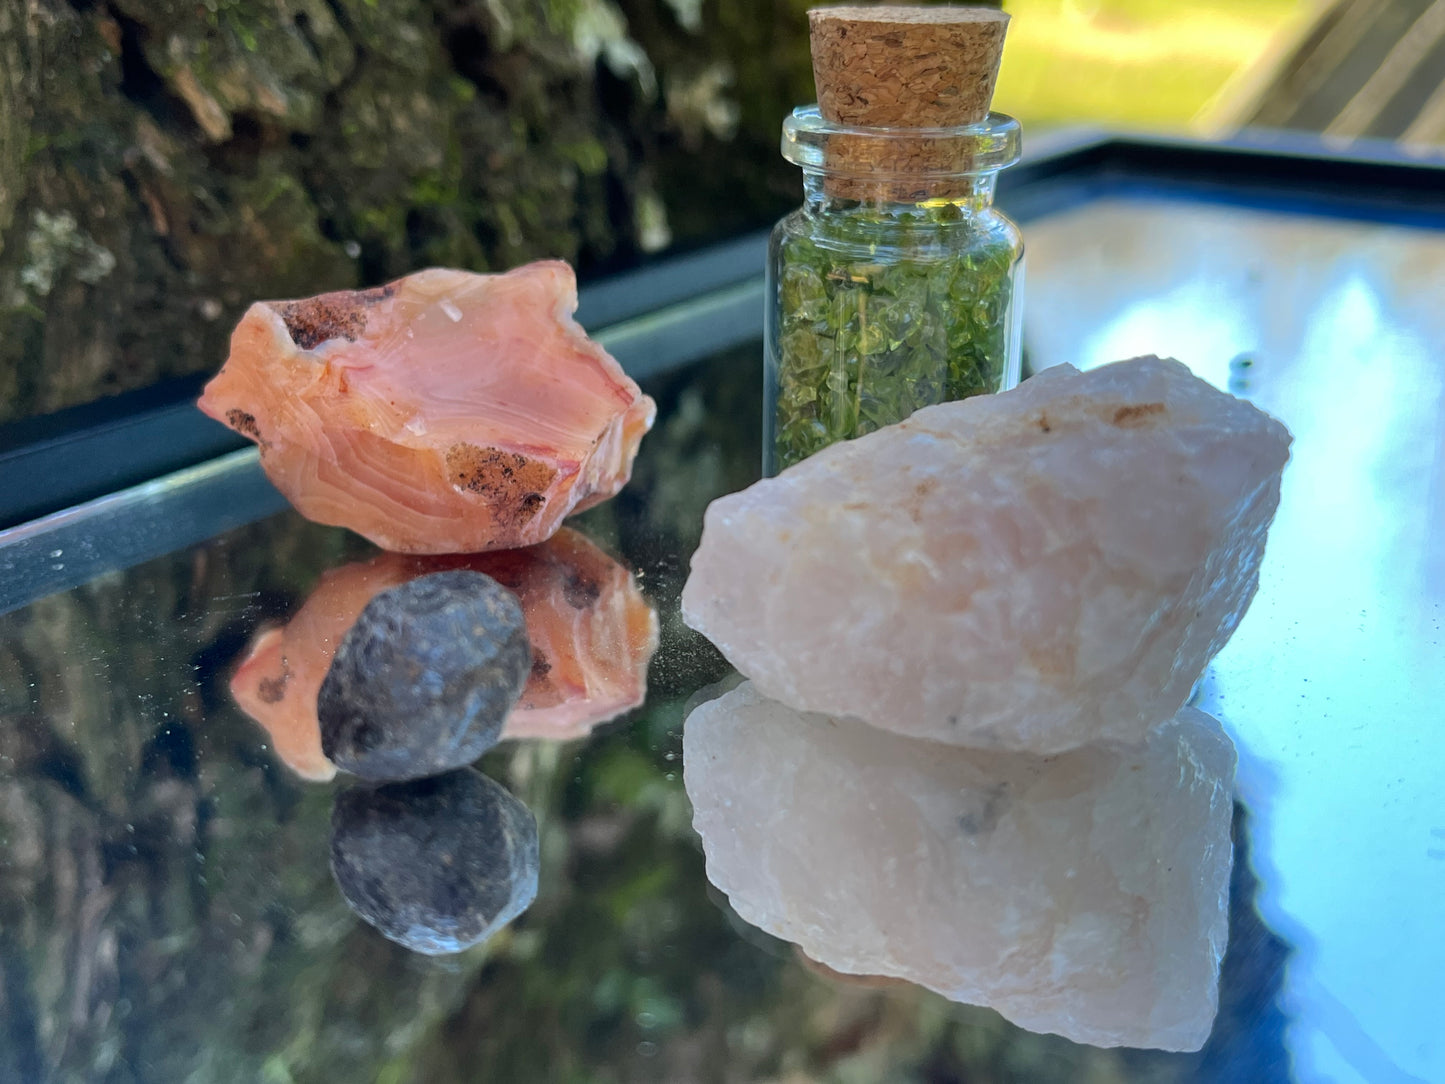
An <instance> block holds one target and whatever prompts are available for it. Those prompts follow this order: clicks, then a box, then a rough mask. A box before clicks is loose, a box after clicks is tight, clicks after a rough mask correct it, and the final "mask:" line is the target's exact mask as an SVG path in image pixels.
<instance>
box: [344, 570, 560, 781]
mask: <svg viewBox="0 0 1445 1084" xmlns="http://www.w3.org/2000/svg"><path fill="white" fill-rule="evenodd" d="M531 668H532V647H531V644H530V643H529V642H528V639H527V623H526V620H525V619H524V618H523V616H522V607H521V605H520V604H519V603H518V602H517V599H516V596H515V595H513V594H512V593H511V592H510V591H508V590H507V589H506V588H504V587H502V586H501V585H500V584H498V583H497V582H496V581H495V580H493V579H492V578H491V577H490V576H484V575H482V574H481V573H480V572H466V571H455V572H436V573H433V574H432V575H430V576H421V577H419V578H417V579H415V580H411V581H409V582H407V583H404V584H401V585H400V586H398V587H393V588H391V589H390V590H389V591H383V592H381V594H379V595H377V596H376V597H375V598H373V599H372V600H371V601H370V602H368V603H367V604H366V609H364V610H362V611H361V616H360V617H359V618H357V620H356V624H355V625H353V626H352V627H351V629H350V631H348V632H347V634H346V635H345V636H344V637H343V638H342V640H341V643H340V645H339V646H338V647H337V649H336V655H335V656H334V657H333V658H332V660H331V669H330V670H328V671H327V672H326V679H325V680H324V681H322V683H321V693H320V696H319V697H318V698H317V702H316V713H317V715H318V716H319V717H320V720H321V748H322V749H323V750H324V751H325V753H326V755H327V756H328V757H329V758H330V759H331V761H332V763H334V764H335V765H336V766H337V767H338V768H340V769H341V770H342V771H347V772H351V773H352V774H354V775H359V776H361V777H362V778H364V779H416V778H419V777H421V776H424V775H435V774H436V773H437V772H444V771H447V770H449V769H451V768H459V767H461V766H462V765H464V764H471V763H472V762H473V761H475V760H476V759H477V758H478V757H480V756H481V755H482V754H483V753H485V752H486V751H487V750H488V749H490V748H491V747H492V746H494V745H496V744H497V739H498V737H499V736H500V735H501V732H502V724H503V723H504V722H505V721H506V719H507V713H508V712H510V711H511V710H512V705H513V704H515V703H516V702H517V698H518V697H519V696H520V695H521V693H522V687H523V686H524V685H525V684H526V682H527V675H528V673H529V672H530V671H531Z"/></svg>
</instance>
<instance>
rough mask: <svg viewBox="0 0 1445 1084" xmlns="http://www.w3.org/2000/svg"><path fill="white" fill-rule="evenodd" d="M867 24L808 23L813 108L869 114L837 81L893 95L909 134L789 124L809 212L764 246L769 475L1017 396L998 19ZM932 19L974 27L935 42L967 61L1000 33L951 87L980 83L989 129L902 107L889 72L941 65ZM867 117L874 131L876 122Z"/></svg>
mask: <svg viewBox="0 0 1445 1084" xmlns="http://www.w3.org/2000/svg"><path fill="white" fill-rule="evenodd" d="M877 10H878V11H887V12H888V13H889V20H890V21H889V22H888V23H886V24H883V25H879V24H878V23H877V22H875V21H873V20H872V17H871V16H870V14H869V13H868V12H867V10H866V9H857V8H851V9H821V10H818V11H814V12H813V13H812V18H813V31H814V42H813V44H814V69H815V72H816V73H817V77H818V86H819V96H820V98H826V97H828V95H829V91H830V90H832V91H836V90H837V88H838V87H839V86H843V85H846V86H848V87H849V88H850V92H849V93H846V94H842V95H839V94H836V93H834V94H833V95H832V97H833V98H835V99H841V100H842V101H843V106H842V107H840V108H839V109H838V110H836V111H838V112H842V111H844V110H845V109H847V108H849V107H855V106H856V104H857V102H858V101H859V100H860V99H862V98H863V97H865V95H862V94H859V93H857V91H856V84H845V82H844V81H845V80H847V79H858V78H868V79H871V80H873V83H874V85H875V86H876V85H884V86H885V87H886V85H887V81H888V80H889V79H890V78H891V79H892V80H893V87H892V92H891V95H885V94H879V93H874V94H872V95H871V97H872V98H873V99H874V100H875V101H877V100H883V99H885V98H887V102H888V107H889V108H891V109H892V110H893V112H892V113H889V114H883V116H885V119H887V120H888V121H890V122H893V121H895V120H896V119H897V118H898V117H899V116H902V117H904V118H905V119H907V120H908V121H909V123H908V124H907V125H906V126H905V125H899V126H891V127H872V126H867V125H860V124H855V123H844V122H842V121H834V120H829V119H827V118H826V117H825V116H824V110H823V109H822V108H820V106H805V107H802V108H799V109H796V110H794V111H793V113H792V115H791V116H790V117H788V118H787V119H786V120H785V121H784V123H783V140H782V151H783V156H784V157H785V158H786V159H787V160H788V161H789V162H792V163H793V164H794V165H797V166H800V167H801V168H802V170H803V192H804V200H803V206H802V207H801V208H799V209H798V210H797V211H794V212H793V213H792V214H790V215H788V216H787V217H786V218H784V219H783V220H782V221H781V222H779V223H778V225H777V228H776V229H775V230H774V231H773V236H772V244H771V248H770V251H769V258H768V284H767V290H768V294H767V297H768V305H767V312H766V317H765V365H766V371H765V382H764V394H765V404H764V411H765V413H764V425H763V430H764V449H763V468H764V473H765V474H769V475H770V474H774V473H776V472H777V471H780V470H783V469H784V468H786V467H789V466H791V465H792V464H793V463H796V462H798V461H799V460H800V459H803V458H806V457H807V456H809V455H812V454H813V453H814V452H817V451H819V450H820V449H822V448H824V447H826V446H827V445H829V444H832V443H834V442H836V441H840V440H847V439H850V438H852V437H856V436H861V435H863V434H865V433H871V432H873V431H874V430H876V429H879V428H881V427H882V426H885V425H890V424H892V423H894V422H898V421H902V420H903V419H904V418H906V417H908V416H909V415H910V414H912V413H913V412H914V411H915V410H917V409H918V408H919V407H923V406H929V405H931V404H934V403H941V402H945V401H947V400H952V399H962V398H966V397H967V396H970V395H978V394H982V393H986V392H997V391H1002V390H1004V389H1006V388H1009V387H1012V386H1013V385H1015V384H1017V383H1018V380H1019V366H1020V317H1021V312H1022V305H1021V296H1020V295H1021V292H1022V286H1023V239H1022V237H1021V235H1020V233H1019V230H1018V227H1017V226H1015V225H1014V224H1013V223H1012V222H1011V221H1009V219H1008V218H1006V217H1005V216H1004V215H1003V214H1001V213H1000V212H999V211H997V210H996V209H995V208H994V206H993V195H994V186H995V183H996V180H997V176H998V172H999V171H1000V170H1001V169H1003V168H1005V167H1006V166H1009V165H1012V164H1013V163H1014V162H1016V161H1018V157H1019V146H1020V137H1019V125H1018V122H1017V121H1015V120H1014V119H1012V118H1011V117H1006V116H1003V115H1002V114H999V113H988V112H987V99H988V97H991V95H992V84H993V72H994V70H996V65H997V57H998V55H999V52H1001V50H1002V33H1003V31H1002V22H1006V16H1002V15H1001V14H1000V13H998V12H994V11H988V10H986V9H936V8H935V9H922V10H923V11H924V12H925V15H923V16H921V17H920V18H919V20H918V21H917V22H900V21H899V19H898V16H899V14H900V13H902V14H903V16H904V17H905V18H906V17H907V15H908V9H900V8H888V9H877ZM940 11H944V12H949V13H950V14H951V15H955V16H956V15H959V14H961V15H962V16H963V17H964V19H965V20H966V21H965V22H963V23H962V25H961V27H946V26H945V27H943V28H942V31H943V32H947V31H951V30H955V29H956V30H958V32H959V33H961V34H966V35H972V37H968V38H964V39H963V42H964V45H963V47H962V49H961V51H962V52H965V53H968V52H970V49H969V45H970V43H972V42H976V41H977V40H978V34H979V33H980V28H982V30H983V31H984V32H989V33H992V32H993V31H994V30H995V29H996V31H997V36H996V41H990V42H989V43H988V46H989V47H988V49H972V50H971V52H972V55H970V56H966V57H965V58H964V61H962V62H960V64H959V65H958V69H959V72H958V75H957V80H958V81H960V82H961V81H962V80H964V79H966V78H967V77H968V76H969V73H970V72H979V74H980V78H983V79H984V81H985V82H986V85H984V86H982V87H981V89H979V90H977V91H976V93H975V95H974V96H975V98H977V99H978V100H979V101H980V102H981V105H976V106H975V108H976V109H977V111H976V112H974V114H973V115H974V116H975V117H982V119H981V120H978V121H976V122H975V123H967V124H961V125H955V126H951V127H931V126H926V122H927V121H928V120H929V119H930V118H931V117H934V116H939V115H953V114H947V113H943V112H940V111H939V110H938V109H937V108H936V107H935V106H934V104H933V103H934V102H935V101H937V100H938V98H940V97H950V98H951V100H950V102H948V103H947V104H948V106H949V107H951V106H952V102H953V101H956V100H957V99H958V98H959V95H958V94H956V93H955V94H953V95H951V96H940V95H936V94H935V95H934V96H933V97H932V98H920V101H918V102H915V103H910V102H908V101H907V100H906V96H905V95H904V94H901V93H899V91H898V86H899V82H900V80H899V78H898V76H897V75H896V74H895V73H896V72H897V71H898V70H900V69H902V70H906V69H907V68H908V65H909V62H910V60H909V58H910V54H909V53H908V51H907V49H906V48H904V47H900V45H899V42H900V41H904V42H905V44H911V45H912V49H913V54H911V55H932V56H936V55H939V53H940V52H942V50H940V48H939V44H940V38H939V35H940V33H941V30H940V18H939V15H938V13H939V12H940ZM1001 21H1002V22H1001ZM829 34H831V35H832V39H831V41H830V39H829ZM910 34H911V35H914V39H913V41H912V42H911V43H908V42H907V37H906V36H907V35H910ZM869 35H871V37H870V36H869ZM945 44H947V43H946V42H945ZM874 45H876V48H873V51H872V53H871V54H870V53H869V52H868V49H869V47H870V46H874ZM830 49H831V53H829V52H828V50H830ZM930 50H931V53H930ZM900 54H901V55H900ZM860 56H861V57H863V60H864V63H866V64H871V65H872V67H871V68H867V69H866V70H865V71H864V72H863V74H862V76H860V75H859V74H858V72H857V71H856V70H850V66H851V68H853V69H856V68H858V67H860V66H861V65H860V63H859V60H858V58H859V57H860ZM834 57H836V58H838V59H836V60H834V59H832V58H834ZM930 63H931V61H930ZM968 65H972V68H969V67H968ZM934 66H935V68H936V67H937V65H936V64H935V65H934ZM915 82H917V77H914V78H913V80H912V81H911V82H907V83H904V84H903V86H904V87H905V88H907V87H910V86H912V85H913V83H915ZM967 86H968V88H969V89H970V90H971V89H973V86H974V84H972V83H970V84H967ZM870 115H871V116H878V115H880V114H879V113H878V111H877V109H876V108H875V109H874V111H873V113H872V114H870ZM920 119H921V120H922V121H924V122H925V123H923V124H920V123H919V121H920Z"/></svg>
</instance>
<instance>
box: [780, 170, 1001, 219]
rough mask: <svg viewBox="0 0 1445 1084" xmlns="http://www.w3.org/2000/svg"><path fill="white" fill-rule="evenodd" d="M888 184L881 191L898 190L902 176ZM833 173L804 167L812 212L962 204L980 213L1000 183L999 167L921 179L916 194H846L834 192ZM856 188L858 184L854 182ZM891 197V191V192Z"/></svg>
mask: <svg viewBox="0 0 1445 1084" xmlns="http://www.w3.org/2000/svg"><path fill="white" fill-rule="evenodd" d="M887 180H888V182H889V183H888V184H886V185H880V186H879V188H880V191H883V190H890V189H891V190H895V191H896V190H897V189H899V188H900V187H901V186H900V185H899V184H898V183H897V181H898V180H899V179H895V178H887ZM828 182H829V173H828V171H827V170H822V169H806V168H805V169H804V170H803V209H804V210H805V211H806V212H807V213H809V214H847V213H850V212H855V211H859V210H866V211H868V212H869V213H870V214H871V215H880V216H883V217H893V216H901V215H912V214H916V213H917V212H918V211H919V210H920V208H922V209H934V208H942V207H947V206H953V207H956V208H958V210H959V211H961V212H964V213H968V214H977V213H978V212H980V211H984V210H987V209H988V208H989V207H991V206H993V194H994V189H995V187H996V186H997V184H998V171H997V170H989V171H988V172H985V173H969V174H961V175H956V176H951V177H946V178H943V179H941V180H940V181H938V182H937V183H936V184H930V183H929V182H928V181H921V182H919V183H918V184H917V186H916V188H915V190H914V195H915V198H911V199H907V200H898V199H895V198H877V199H870V198H866V197H865V198H856V197H854V198H842V197H839V196H836V195H833V194H831V192H830V189H833V188H834V187H835V186H833V185H830V184H829V183H828ZM849 187H850V189H854V190H856V188H857V187H858V186H856V185H851V186H849ZM890 197H891V193H890Z"/></svg>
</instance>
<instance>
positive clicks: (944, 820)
mask: <svg viewBox="0 0 1445 1084" xmlns="http://www.w3.org/2000/svg"><path fill="white" fill-rule="evenodd" d="M683 765H684V779H685V782H686V786H687V794H688V797H689V798H690V799H691V801H692V805H693V811H694V812H693V825H694V827H695V828H696V829H697V831H698V833H699V834H700V835H701V836H702V840H703V849H704V852H705V854H706V858H707V875H708V878H709V880H711V881H712V883H713V884H715V885H716V886H717V887H718V888H720V889H721V890H722V891H723V892H725V893H726V894H727V896H728V899H729V900H730V902H731V904H732V906H733V908H734V909H735V910H736V911H737V913H738V915H740V916H741V917H742V918H743V919H744V920H746V921H747V922H749V923H751V924H753V925H755V926H758V927H760V928H761V929H763V930H765V931H766V932H768V933H770V934H772V935H774V936H776V937H780V938H783V939H785V940H787V941H791V942H794V943H796V944H797V945H798V946H799V948H800V949H801V950H802V951H803V952H804V953H806V954H807V955H808V956H809V957H810V958H812V959H814V960H817V961H819V962H820V963H822V964H824V965H826V966H827V967H829V968H832V969H833V970H835V971H838V972H842V973H845V974H856V975H881V976H890V977H893V978H899V979H906V980H909V981H911V982H915V983H918V984H920V985H922V986H925V987H927V988H929V989H931V990H935V991H937V992H938V993H940V994H942V995H944V996H945V997H947V998H950V999H952V1000H954V1001H960V1002H966V1003H969V1004H975V1005H986V1006H990V1007H992V1008H994V1009H996V1010H997V1011H998V1012H1000V1013H1001V1014H1002V1015H1003V1016H1005V1017H1006V1018H1008V1019H1009V1020H1011V1021H1013V1022H1014V1023H1015V1024H1018V1025H1020V1026H1021V1027H1025V1028H1028V1029H1030V1030H1032V1031H1040V1032H1053V1033H1056V1034H1059V1035H1063V1036H1065V1037H1066V1038H1069V1039H1072V1040H1074V1041H1076V1042H1082V1043H1091V1044H1093V1045H1096V1046H1131V1047H1155V1048H1159V1049H1163V1050H1197V1049H1198V1048H1199V1047H1200V1046H1201V1045H1202V1044H1203V1043H1204V1041H1205V1039H1206V1038H1207V1037H1208V1035H1209V1032H1210V1028H1211V1026H1212V1024H1213V1020H1214V1016H1215V1012H1216V1009H1217V1006H1218V978H1219V963H1220V959H1221V956H1222V955H1223V952H1224V946H1225V941H1226V938H1227V932H1228V897H1229V874H1230V865H1231V859H1232V848H1231V844H1230V821H1231V814H1232V809H1233V778H1234V766H1235V755H1234V747H1233V745H1231V744H1230V741H1229V739H1228V738H1227V737H1226V736H1225V734H1224V732H1223V730H1222V729H1221V728H1220V726H1219V724H1218V723H1217V722H1216V721H1215V720H1214V719H1212V718H1211V717H1210V716H1208V715H1205V714H1204V713H1202V712H1200V711H1197V710H1195V709H1193V708H1184V709H1183V710H1182V711H1180V712H1179V714H1178V715H1177V716H1175V717H1174V718H1173V719H1172V720H1170V721H1167V722H1165V723H1164V724H1163V725H1162V726H1160V727H1158V728H1157V729H1156V730H1154V731H1153V732H1152V733H1150V735H1149V736H1148V739H1147V740H1146V742H1145V743H1144V744H1142V745H1137V746H1132V747H1124V746H1106V745H1098V746H1090V747H1088V748H1085V749H1079V750H1075V751H1074V752H1071V753H1066V754H1063V755H1061V756H1056V757H1039V756H1036V755H1033V754H1028V753H1001V752H994V751H986V750H974V749H963V748H958V747H948V746H942V745H939V744H937V743H935V742H925V741H918V740H916V739H912V738H901V737H898V736H897V735H894V734H888V733H886V732H884V731H883V730H880V729H878V728H875V727H870V726H867V725H865V724H862V723H860V722H858V721H857V720H852V719H834V718H830V717H828V716H825V715H817V714H809V713H803V712H797V711H794V710H793V709H792V708H789V707H787V706H785V705H783V704H780V703H778V702H777V701H774V700H769V699H767V698H765V697H763V696H762V695H761V694H760V693H758V691H757V690H756V689H755V688H754V687H753V686H752V685H751V684H747V683H745V684H743V685H741V686H739V687H738V688H736V689H734V690H733V691H732V692H729V693H727V694H726V695H725V696H723V697H722V698H720V699H718V700H714V701H711V702H710V703H707V704H704V705H702V706H701V707H698V708H696V709H695V710H694V711H693V712H692V713H691V715H689V716H688V719H687V723H686V725H685V730H684V738H683Z"/></svg>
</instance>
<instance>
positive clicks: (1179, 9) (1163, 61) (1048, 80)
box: [994, 0, 1318, 130]
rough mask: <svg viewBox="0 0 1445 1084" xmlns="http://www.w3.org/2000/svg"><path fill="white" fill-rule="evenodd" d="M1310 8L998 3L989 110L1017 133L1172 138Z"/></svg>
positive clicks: (1152, 1)
mask: <svg viewBox="0 0 1445 1084" xmlns="http://www.w3.org/2000/svg"><path fill="white" fill-rule="evenodd" d="M1317 7H1318V5H1317V3H1316V2H1315V0H1005V4H1004V8H1005V10H1007V11H1008V12H1009V13H1010V14H1011V15H1013V22H1012V24H1011V25H1010V27H1009V36H1008V44H1007V47H1006V48H1005V50H1004V61H1003V69H1002V71H1001V72H1000V75H999V85H998V91H997V94H996V96H995V99H994V101H995V108H997V109H999V110H1002V111H1003V112H1005V113H1011V114H1013V115H1014V116H1017V117H1018V118H1019V119H1020V120H1022V121H1023V122H1024V123H1025V124H1026V125H1034V126H1048V125H1057V124H1080V123H1090V124H1102V125H1109V126H1117V127H1128V128H1152V129H1174V130H1179V129H1183V128H1185V127H1187V126H1188V125H1189V123H1190V121H1191V120H1192V119H1194V118H1195V117H1196V116H1198V115H1199V114H1200V112H1201V110H1203V109H1204V108H1205V107H1206V106H1208V105H1210V104H1211V102H1213V101H1214V100H1215V98H1216V96H1217V95H1219V94H1220V92H1221V91H1223V90H1224V89H1225V87H1226V84H1228V83H1229V82H1230V80H1231V79H1233V78H1234V77H1235V76H1237V75H1239V74H1240V73H1241V72H1243V71H1245V70H1246V69H1248V68H1249V67H1251V66H1252V65H1254V64H1256V63H1257V62H1258V61H1259V60H1260V58H1261V57H1263V56H1265V55H1266V54H1267V53H1268V52H1269V51H1270V50H1271V47H1272V46H1273V45H1274V44H1275V43H1276V42H1278V41H1279V40H1280V37H1281V35H1287V34H1289V33H1290V32H1291V30H1292V29H1293V28H1294V27H1296V26H1298V25H1299V23H1300V21H1301V20H1303V19H1306V18H1307V17H1308V16H1309V14H1310V13H1311V12H1313V11H1314V10H1316V9H1317Z"/></svg>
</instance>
